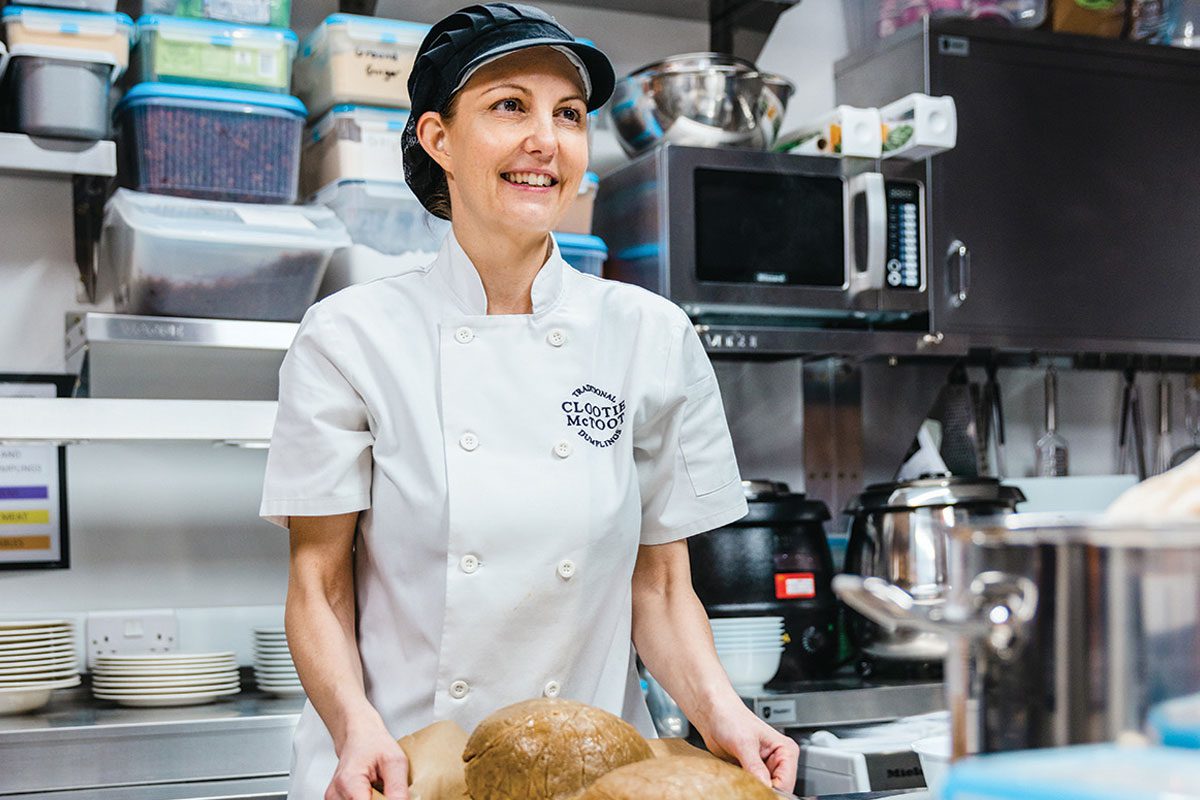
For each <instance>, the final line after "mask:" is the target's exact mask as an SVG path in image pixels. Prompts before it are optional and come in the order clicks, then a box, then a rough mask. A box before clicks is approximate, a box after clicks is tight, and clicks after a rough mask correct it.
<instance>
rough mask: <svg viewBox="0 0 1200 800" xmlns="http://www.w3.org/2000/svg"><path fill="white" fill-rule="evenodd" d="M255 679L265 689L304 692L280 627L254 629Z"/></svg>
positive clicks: (288, 693) (286, 694)
mask: <svg viewBox="0 0 1200 800" xmlns="http://www.w3.org/2000/svg"><path fill="white" fill-rule="evenodd" d="M254 680H255V682H256V683H258V688H260V689H262V690H263V691H264V692H269V693H270V694H275V695H279V696H280V697H290V696H293V695H302V694H304V687H303V686H301V685H300V676H299V675H297V674H296V665H295V664H293V663H292V653H291V651H290V650H288V643H287V634H286V633H284V630H283V628H255V629H254Z"/></svg>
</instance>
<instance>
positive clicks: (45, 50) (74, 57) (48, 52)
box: [0, 44, 122, 81]
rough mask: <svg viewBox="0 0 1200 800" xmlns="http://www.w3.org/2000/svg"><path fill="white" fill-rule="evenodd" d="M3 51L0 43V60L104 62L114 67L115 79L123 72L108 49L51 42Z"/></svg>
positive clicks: (15, 45) (17, 46)
mask: <svg viewBox="0 0 1200 800" xmlns="http://www.w3.org/2000/svg"><path fill="white" fill-rule="evenodd" d="M2 51H3V46H2V45H0V62H3V61H4V59H5V58H8V59H13V58H47V59H52V60H55V61H79V62H82V63H85V64H104V65H105V66H107V67H110V68H111V69H112V71H113V77H112V79H113V80H114V81H115V80H116V79H117V78H118V77H119V76H120V74H121V72H122V67H121V66H120V65H119V64H117V57H116V56H114V55H113V54H112V53H109V52H108V51H106V50H80V49H78V48H75V47H56V46H54V45H49V44H14V45H13V48H12V51H11V52H10V53H8V55H7V56H4V55H3V52H2ZM3 74H4V69H3V67H2V66H0V75H3Z"/></svg>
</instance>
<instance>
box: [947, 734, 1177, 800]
mask: <svg viewBox="0 0 1200 800" xmlns="http://www.w3.org/2000/svg"><path fill="white" fill-rule="evenodd" d="M942 798H943V800H1200V757H1197V755H1196V754H1195V753H1192V752H1188V751H1186V750H1180V749H1177V748H1171V747H1120V746H1117V745H1085V746H1080V747H1062V748H1054V749H1049V750H1027V751H1023V752H1016V753H997V754H993V755H986V756H977V757H974V758H969V759H966V760H964V761H960V762H958V763H957V764H955V765H954V766H953V767H951V769H950V775H949V777H948V778H947V780H946V784H945V788H944V789H943V792H942Z"/></svg>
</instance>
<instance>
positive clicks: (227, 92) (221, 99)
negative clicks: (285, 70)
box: [117, 81, 308, 119]
mask: <svg viewBox="0 0 1200 800" xmlns="http://www.w3.org/2000/svg"><path fill="white" fill-rule="evenodd" d="M162 99H170V100H195V101H202V102H210V103H233V104H237V105H243V106H254V107H258V108H273V109H278V110H280V111H286V112H288V113H289V114H291V115H293V116H295V117H299V118H300V119H305V118H306V117H307V116H308V109H306V108H305V107H304V103H301V102H300V101H299V100H297V99H296V98H295V97H292V96H290V95H286V94H277V93H275V92H255V91H252V90H249V89H224V88H221V87H219V86H198V85H192V84H184V83H158V82H153V81H150V82H146V83H139V84H137V85H136V86H134V87H133V88H132V89H130V90H129V91H128V92H126V94H125V96H124V97H123V98H121V102H120V103H118V104H117V112H118V113H119V112H121V111H123V110H124V109H126V108H133V107H135V106H139V105H144V104H145V103H147V102H150V101H152V100H162Z"/></svg>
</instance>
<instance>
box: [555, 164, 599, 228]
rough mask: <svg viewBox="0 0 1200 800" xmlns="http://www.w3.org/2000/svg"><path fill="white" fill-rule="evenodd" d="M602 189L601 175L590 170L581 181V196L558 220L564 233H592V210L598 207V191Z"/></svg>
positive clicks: (559, 226)
mask: <svg viewBox="0 0 1200 800" xmlns="http://www.w3.org/2000/svg"><path fill="white" fill-rule="evenodd" d="M598 191H600V176H599V175H597V174H596V173H594V172H588V173H586V174H585V175H584V176H583V180H582V181H580V182H579V196H578V197H576V198H575V202H573V203H571V207H570V208H568V209H567V213H566V214H564V215H563V218H562V219H561V220H559V222H558V229H559V231H561V232H562V233H579V234H590V233H591V232H592V211H593V209H595V207H596V192H598Z"/></svg>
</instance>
